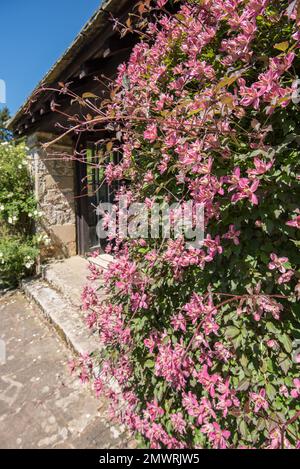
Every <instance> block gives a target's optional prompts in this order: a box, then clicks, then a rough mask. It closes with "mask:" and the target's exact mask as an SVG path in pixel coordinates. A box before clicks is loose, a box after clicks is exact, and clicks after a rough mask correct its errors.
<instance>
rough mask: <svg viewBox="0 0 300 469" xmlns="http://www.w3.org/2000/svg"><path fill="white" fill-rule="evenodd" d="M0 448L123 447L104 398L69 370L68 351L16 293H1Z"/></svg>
mask: <svg viewBox="0 0 300 469" xmlns="http://www.w3.org/2000/svg"><path fill="white" fill-rule="evenodd" d="M0 340H1V341H2V342H1V343H2V344H5V346H6V360H5V363H4V364H1V363H0V448H3V449H6V448H36V449H37V448H104V449H106V448H108V449H109V448H126V447H128V444H130V443H129V441H128V439H127V436H126V434H125V433H124V429H120V428H118V427H116V426H114V425H112V423H111V422H110V421H109V419H108V416H107V403H106V401H102V400H98V399H96V398H95V397H94V395H93V394H92V393H91V392H90V389H89V385H82V384H81V383H80V382H79V380H78V379H77V378H76V377H72V376H71V375H70V373H69V370H68V367H67V362H68V360H69V359H70V358H71V357H72V353H71V351H70V350H68V348H67V347H66V346H65V344H64V343H63V342H62V341H61V339H60V338H59V337H58V336H57V334H56V332H55V330H54V329H53V328H52V327H51V326H50V325H49V324H48V322H47V321H44V320H43V319H42V316H41V315H40V313H39V311H37V309H36V307H35V306H34V305H32V304H30V303H29V302H28V300H27V299H26V298H25V296H24V295H23V294H22V293H21V292H19V291H16V292H13V293H11V294H6V295H3V296H2V297H1V298H0Z"/></svg>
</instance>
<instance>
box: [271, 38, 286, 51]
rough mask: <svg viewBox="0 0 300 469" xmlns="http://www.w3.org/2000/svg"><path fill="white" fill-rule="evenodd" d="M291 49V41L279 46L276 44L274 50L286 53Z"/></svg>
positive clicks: (280, 43)
mask: <svg viewBox="0 0 300 469" xmlns="http://www.w3.org/2000/svg"><path fill="white" fill-rule="evenodd" d="M288 48H289V41H284V42H279V43H278V44H275V46H274V49H278V50H281V51H283V52H284V51H286V50H287V49H288Z"/></svg>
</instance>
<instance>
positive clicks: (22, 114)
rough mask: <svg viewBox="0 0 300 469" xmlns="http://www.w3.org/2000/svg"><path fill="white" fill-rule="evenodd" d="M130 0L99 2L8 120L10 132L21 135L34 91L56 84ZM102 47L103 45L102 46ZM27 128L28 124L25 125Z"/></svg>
mask: <svg viewBox="0 0 300 469" xmlns="http://www.w3.org/2000/svg"><path fill="white" fill-rule="evenodd" d="M131 3H132V1H130V0H102V1H100V6H99V8H98V10H97V11H96V12H95V14H94V15H93V16H92V17H91V19H90V20H89V21H88V22H87V23H86V24H85V26H84V27H83V28H82V30H81V31H80V33H79V34H78V35H77V37H76V38H75V40H74V41H73V43H72V44H71V45H70V47H69V48H68V49H67V50H66V51H65V52H64V54H63V55H62V56H61V57H60V58H59V59H58V60H57V62H56V63H55V64H54V65H53V67H52V68H51V69H50V70H49V72H48V73H47V74H46V75H45V77H44V78H43V79H42V80H41V81H40V82H39V84H38V85H37V86H36V88H35V89H34V90H33V92H32V94H31V95H30V96H29V97H28V98H27V100H26V101H25V102H24V104H23V105H22V106H21V107H20V109H19V110H18V111H17V112H16V114H15V115H14V116H13V117H12V119H10V121H9V122H8V124H7V128H8V129H10V130H14V131H15V130H18V133H19V134H20V135H21V134H23V133H25V132H24V130H25V129H24V126H23V131H22V130H20V129H21V128H22V126H21V127H20V124H21V123H22V121H23V122H24V119H25V120H27V117H26V116H27V113H28V110H29V109H30V108H31V106H32V104H33V98H34V95H35V93H36V91H37V90H38V89H39V88H41V86H42V85H51V84H54V83H57V81H58V80H61V77H62V75H63V73H64V72H65V71H66V70H67V69H68V68H69V67H71V66H72V65H73V64H74V63H75V62H76V60H77V61H78V57H79V55H80V54H81V53H82V52H83V51H84V49H85V48H86V46H87V45H88V44H89V43H90V42H91V41H92V40H93V37H94V36H95V35H96V33H97V35H98V34H99V33H101V31H104V30H105V29H106V27H107V25H108V18H109V16H110V14H113V15H119V14H120V13H121V12H122V11H124V7H126V6H127V5H128V4H131ZM102 45H103V44H102ZM100 48H101V43H100V44H99V49H100ZM42 101H43V99H42V98H39V99H38V100H37V101H36V102H35V107H36V106H37V107H39V104H40V105H42ZM27 127H28V124H27Z"/></svg>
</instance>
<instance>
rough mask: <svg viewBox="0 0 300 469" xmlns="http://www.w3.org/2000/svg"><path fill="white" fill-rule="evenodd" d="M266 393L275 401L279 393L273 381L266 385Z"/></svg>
mask: <svg viewBox="0 0 300 469" xmlns="http://www.w3.org/2000/svg"><path fill="white" fill-rule="evenodd" d="M266 393H267V396H268V398H269V399H270V401H273V400H274V398H275V397H276V394H277V392H276V389H275V388H274V386H273V385H272V384H271V383H268V384H267V385H266Z"/></svg>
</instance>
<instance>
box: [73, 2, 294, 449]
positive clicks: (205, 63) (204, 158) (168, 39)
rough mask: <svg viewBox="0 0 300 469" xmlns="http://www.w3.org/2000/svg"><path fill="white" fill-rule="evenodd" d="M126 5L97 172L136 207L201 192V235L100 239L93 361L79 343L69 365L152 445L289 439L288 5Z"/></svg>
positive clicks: (90, 309)
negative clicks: (133, 28) (130, 42)
mask: <svg viewBox="0 0 300 469" xmlns="http://www.w3.org/2000/svg"><path fill="white" fill-rule="evenodd" d="M141 6H143V8H141ZM139 11H141V12H142V15H143V19H144V17H145V16H144V15H145V12H146V14H147V15H149V22H148V24H147V28H146V29H144V30H143V32H142V36H143V39H142V41H141V42H140V43H138V44H137V45H136V46H135V47H134V49H133V51H132V54H131V56H130V59H129V61H128V63H124V64H122V65H121V66H120V67H119V73H118V77H117V79H116V81H115V83H114V84H113V87H112V90H111V91H112V92H111V96H110V100H109V101H106V102H105V103H103V104H102V107H100V106H99V115H98V118H97V117H96V118H95V119H94V120H91V118H90V119H89V120H88V121H87V122H88V123H89V126H93V125H94V126H95V129H96V128H97V124H99V122H109V126H110V127H109V128H110V130H111V129H112V128H113V129H114V130H115V131H116V133H117V135H118V138H117V139H115V140H113V141H112V142H108V143H107V142H106V144H105V145H104V146H103V152H104V153H105V154H106V155H107V156H111V154H112V153H114V154H120V155H122V158H119V162H118V163H112V162H111V163H110V164H109V165H108V166H106V167H105V172H106V178H107V180H108V182H109V183H112V182H113V181H122V180H125V179H126V180H129V181H130V185H127V187H126V186H125V185H124V186H122V187H121V190H120V193H122V194H126V193H127V195H128V198H129V199H130V200H131V201H139V202H144V203H145V205H146V206H151V204H152V203H154V202H159V203H164V202H176V201H183V202H184V201H188V200H190V199H191V200H193V201H195V202H198V203H202V204H203V205H204V215H205V238H204V242H203V246H202V247H201V248H199V249H195V248H187V247H186V244H185V240H184V239H183V238H182V237H179V238H177V239H173V240H165V239H164V238H163V237H161V238H160V239H143V240H140V241H137V240H132V239H118V238H117V239H114V240H112V242H111V243H109V244H108V246H107V252H111V253H113V254H114V256H115V261H114V262H113V263H112V264H111V265H110V267H109V269H108V271H107V272H105V273H104V274H103V275H104V279H105V284H106V290H107V296H106V298H105V301H103V300H102V297H101V294H100V295H99V294H98V293H97V291H96V285H97V283H98V278H99V277H100V272H97V269H96V268H95V266H93V265H91V269H90V278H91V279H93V280H94V281H95V289H94V290H93V289H92V288H91V287H89V288H87V289H85V291H84V293H83V304H84V309H85V310H86V311H87V322H88V324H89V326H90V327H92V328H94V329H96V330H98V331H99V336H100V338H101V342H102V344H103V345H104V347H103V348H102V350H101V353H100V355H101V357H99V366H100V368H101V373H99V370H98V371H96V370H97V369H98V368H97V367H96V368H95V369H94V370H93V369H92V368H93V367H92V366H91V363H90V357H86V358H85V359H83V360H82V362H81V363H80V365H81V375H82V379H83V380H85V379H86V377H87V376H93V377H94V379H95V390H96V393H97V395H99V394H100V393H105V394H106V395H107V396H108V397H109V398H110V399H111V401H112V405H111V411H112V414H113V415H114V416H115V417H117V418H118V419H120V421H122V422H123V423H125V424H126V425H127V426H128V427H129V428H130V429H131V430H132V431H133V432H134V433H136V434H139V435H141V437H142V438H143V442H144V443H143V444H148V445H149V446H150V447H151V448H161V447H165V448H189V447H201V448H202V447H203V448H204V447H208V448H229V447H247V448H252V447H256V448H258V447H264V448H279V447H296V446H297V445H299V439H300V435H299V419H296V418H293V416H294V415H297V412H298V411H299V409H300V404H299V395H300V388H299V365H298V363H297V359H296V360H295V359H294V358H293V341H294V340H296V339H297V337H299V303H298V302H297V301H298V300H299V292H300V286H299V285H300V284H299V278H300V271H299V253H298V247H299V226H300V225H299V195H300V194H299V144H298V142H299V135H298V133H299V130H298V129H299V126H300V122H299V106H298V104H297V87H296V84H295V83H296V82H295V80H296V78H297V73H298V74H299V71H300V52H299V46H300V34H299V24H300V12H299V4H298V2H288V1H272V2H271V1H269V0H243V1H238V0H193V1H187V0H186V1H178V2H176V1H173V2H167V1H166V0H158V1H153V2H150V1H147V2H140V4H139ZM127 28H128V24H127ZM129 29H130V28H129ZM85 128H86V123H85V122H78V125H77V130H78V129H80V130H81V131H83V130H84V129H85ZM110 161H111V159H110ZM119 195H120V194H119ZM116 210H117V208H116ZM106 221H107V224H108V225H109V223H110V222H109V217H108V218H107V220H106ZM111 377H113V378H114V383H115V384H114V386H110V385H109V383H111V380H110V378H111ZM282 428H284V431H282Z"/></svg>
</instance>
